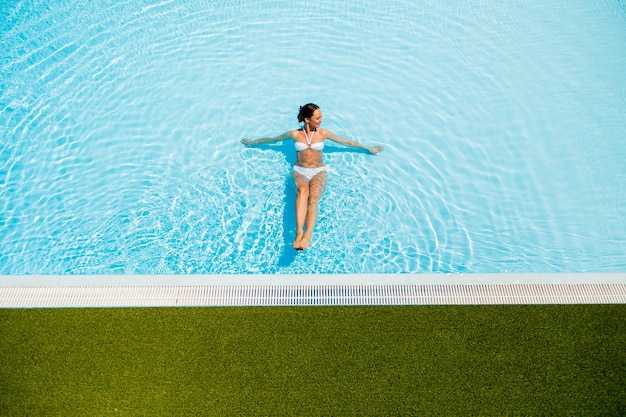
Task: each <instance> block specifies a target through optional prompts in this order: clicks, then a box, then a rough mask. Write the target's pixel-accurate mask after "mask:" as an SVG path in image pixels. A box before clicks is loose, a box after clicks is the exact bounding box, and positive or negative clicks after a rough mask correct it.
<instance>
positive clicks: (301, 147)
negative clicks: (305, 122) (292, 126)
mask: <svg viewBox="0 0 626 417" xmlns="http://www.w3.org/2000/svg"><path fill="white" fill-rule="evenodd" d="M302 132H303V133H304V138H305V139H306V143H303V142H296V143H295V147H296V151H298V152H300V151H303V150H305V149H308V148H311V149H313V150H314V151H322V149H324V141H321V142H315V143H311V141H312V140H313V136H315V132H316V131H315V130H314V131H313V132H311V137H309V136H308V135H307V134H306V130H305V129H304V128H302Z"/></svg>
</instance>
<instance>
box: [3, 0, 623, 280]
mask: <svg viewBox="0 0 626 417" xmlns="http://www.w3.org/2000/svg"><path fill="white" fill-rule="evenodd" d="M385 3H387V2H379V1H373V0H362V1H358V2H350V1H346V2H344V1H342V2H339V1H324V2H320V4H318V5H312V4H311V2H305V1H300V0H294V1H289V2H287V1H284V2H283V1H269V0H261V1H250V2H242V1H220V2H199V1H186V2H183V1H166V2H150V1H134V2H127V3H125V2H112V1H110V2H107V1H104V2H98V4H97V5H96V4H82V3H78V2H75V1H69V0H52V1H48V2H40V1H19V0H16V1H9V2H8V3H7V2H5V3H4V5H3V6H1V9H0V14H2V19H1V22H2V23H1V24H0V25H1V26H0V33H1V39H2V45H3V46H2V48H3V59H2V61H1V62H0V127H1V129H2V145H1V146H0V207H2V209H1V211H0V236H1V237H2V238H1V239H0V275H1V274H8V275H11V274H242V273H243V274H258V273H261V274H269V273H278V274H304V273H306V274H310V273H342V274H343V273H346V274H348V273H383V274H384V273H458V272H463V273H491V272H494V273H502V272H623V271H625V270H626V256H625V255H624V254H625V253H626V193H625V190H626V164H625V162H626V147H625V146H624V132H625V131H626V117H624V115H625V114H626V54H624V53H623V45H625V44H626V8H625V6H624V4H623V2H620V1H608V0H607V1H593V2H589V1H582V0H580V1H554V2H551V3H550V7H544V5H543V4H540V3H538V2H528V1H523V2H507V4H506V5H504V4H501V2H496V1H491V2H490V1H469V2H467V1H463V2H461V1H458V2H457V1H453V2H445V3H441V2H411V1H407V0H404V1H400V2H393V3H392V4H385ZM310 101H312V102H315V103H317V104H318V105H320V106H321V108H322V109H323V111H324V127H326V128H328V129H330V130H332V131H334V132H335V133H337V134H339V135H340V136H344V137H347V138H350V139H353V140H357V141H360V142H364V143H368V144H369V143H371V144H382V145H384V146H385V151H384V152H383V153H382V154H380V155H378V156H371V155H367V154H363V153H359V152H354V151H352V150H350V149H344V148H341V147H339V146H331V145H330V144H328V145H327V152H326V153H325V163H326V164H327V166H328V169H329V176H328V186H327V189H326V193H325V195H324V198H323V200H322V202H321V205H320V216H319V220H318V226H317V228H316V234H315V236H314V240H313V243H312V245H311V247H310V249H309V250H307V251H305V252H304V253H301V254H298V253H296V252H295V251H293V249H291V241H292V240H293V236H294V230H293V229H294V227H295V219H294V213H293V202H294V199H295V194H294V193H295V192H294V189H293V186H292V185H291V179H290V167H291V165H292V164H293V162H294V159H295V155H294V153H293V148H292V147H289V146H282V145H275V146H265V147H262V148H256V149H247V148H244V147H243V146H242V145H241V143H240V142H239V141H240V139H241V138H243V137H251V138H255V137H261V136H269V135H277V134H279V133H282V132H284V131H286V130H289V129H292V128H295V127H297V123H296V113H297V109H298V106H300V105H302V104H304V103H306V102H310Z"/></svg>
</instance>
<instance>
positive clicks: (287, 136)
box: [241, 131, 291, 147]
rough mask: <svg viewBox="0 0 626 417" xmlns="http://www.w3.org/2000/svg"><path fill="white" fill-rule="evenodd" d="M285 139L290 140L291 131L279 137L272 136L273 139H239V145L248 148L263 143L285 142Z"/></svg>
mask: <svg viewBox="0 0 626 417" xmlns="http://www.w3.org/2000/svg"><path fill="white" fill-rule="evenodd" d="M287 139H291V131H289V132H285V133H283V134H282V135H279V136H274V137H273V138H260V139H241V143H243V144H244V145H246V146H248V147H249V146H256V145H261V144H263V143H275V142H280V141H282V140H287Z"/></svg>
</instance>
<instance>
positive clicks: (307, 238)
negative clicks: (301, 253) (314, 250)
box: [298, 233, 311, 250]
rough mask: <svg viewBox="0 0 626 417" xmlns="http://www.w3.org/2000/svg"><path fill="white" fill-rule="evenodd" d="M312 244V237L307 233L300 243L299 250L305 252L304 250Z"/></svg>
mask: <svg viewBox="0 0 626 417" xmlns="http://www.w3.org/2000/svg"><path fill="white" fill-rule="evenodd" d="M310 244H311V235H310V234H307V233H305V234H303V235H302V238H301V239H300V241H299V242H298V248H299V250H303V249H306V248H308V247H309V245H310Z"/></svg>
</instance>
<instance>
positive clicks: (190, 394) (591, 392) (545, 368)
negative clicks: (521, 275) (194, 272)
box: [0, 305, 626, 417]
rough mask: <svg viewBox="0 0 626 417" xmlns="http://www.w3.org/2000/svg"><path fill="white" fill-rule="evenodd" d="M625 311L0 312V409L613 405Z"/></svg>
mask: <svg viewBox="0 0 626 417" xmlns="http://www.w3.org/2000/svg"><path fill="white" fill-rule="evenodd" d="M625 364H626V306H624V305H570V306H567V305H563V306H436V307H435V306H431V307H425V306H410V307H294V308H288V307H276V308H273V307H271V308H270V307H262V308H250V307H247V308H232V307H229V308H177V309H174V308H154V309H139V308H135V309H36V310H0V366H1V371H0V415H2V416H63V417H68V416H90V417H93V416H108V415H111V416H198V415H215V416H226V415H243V416H253V415H276V416H291V415H302V416H315V415H329V416H337V415H420V416H421V415H576V416H578V415H614V416H619V415H624V414H625V413H626V365H625Z"/></svg>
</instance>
